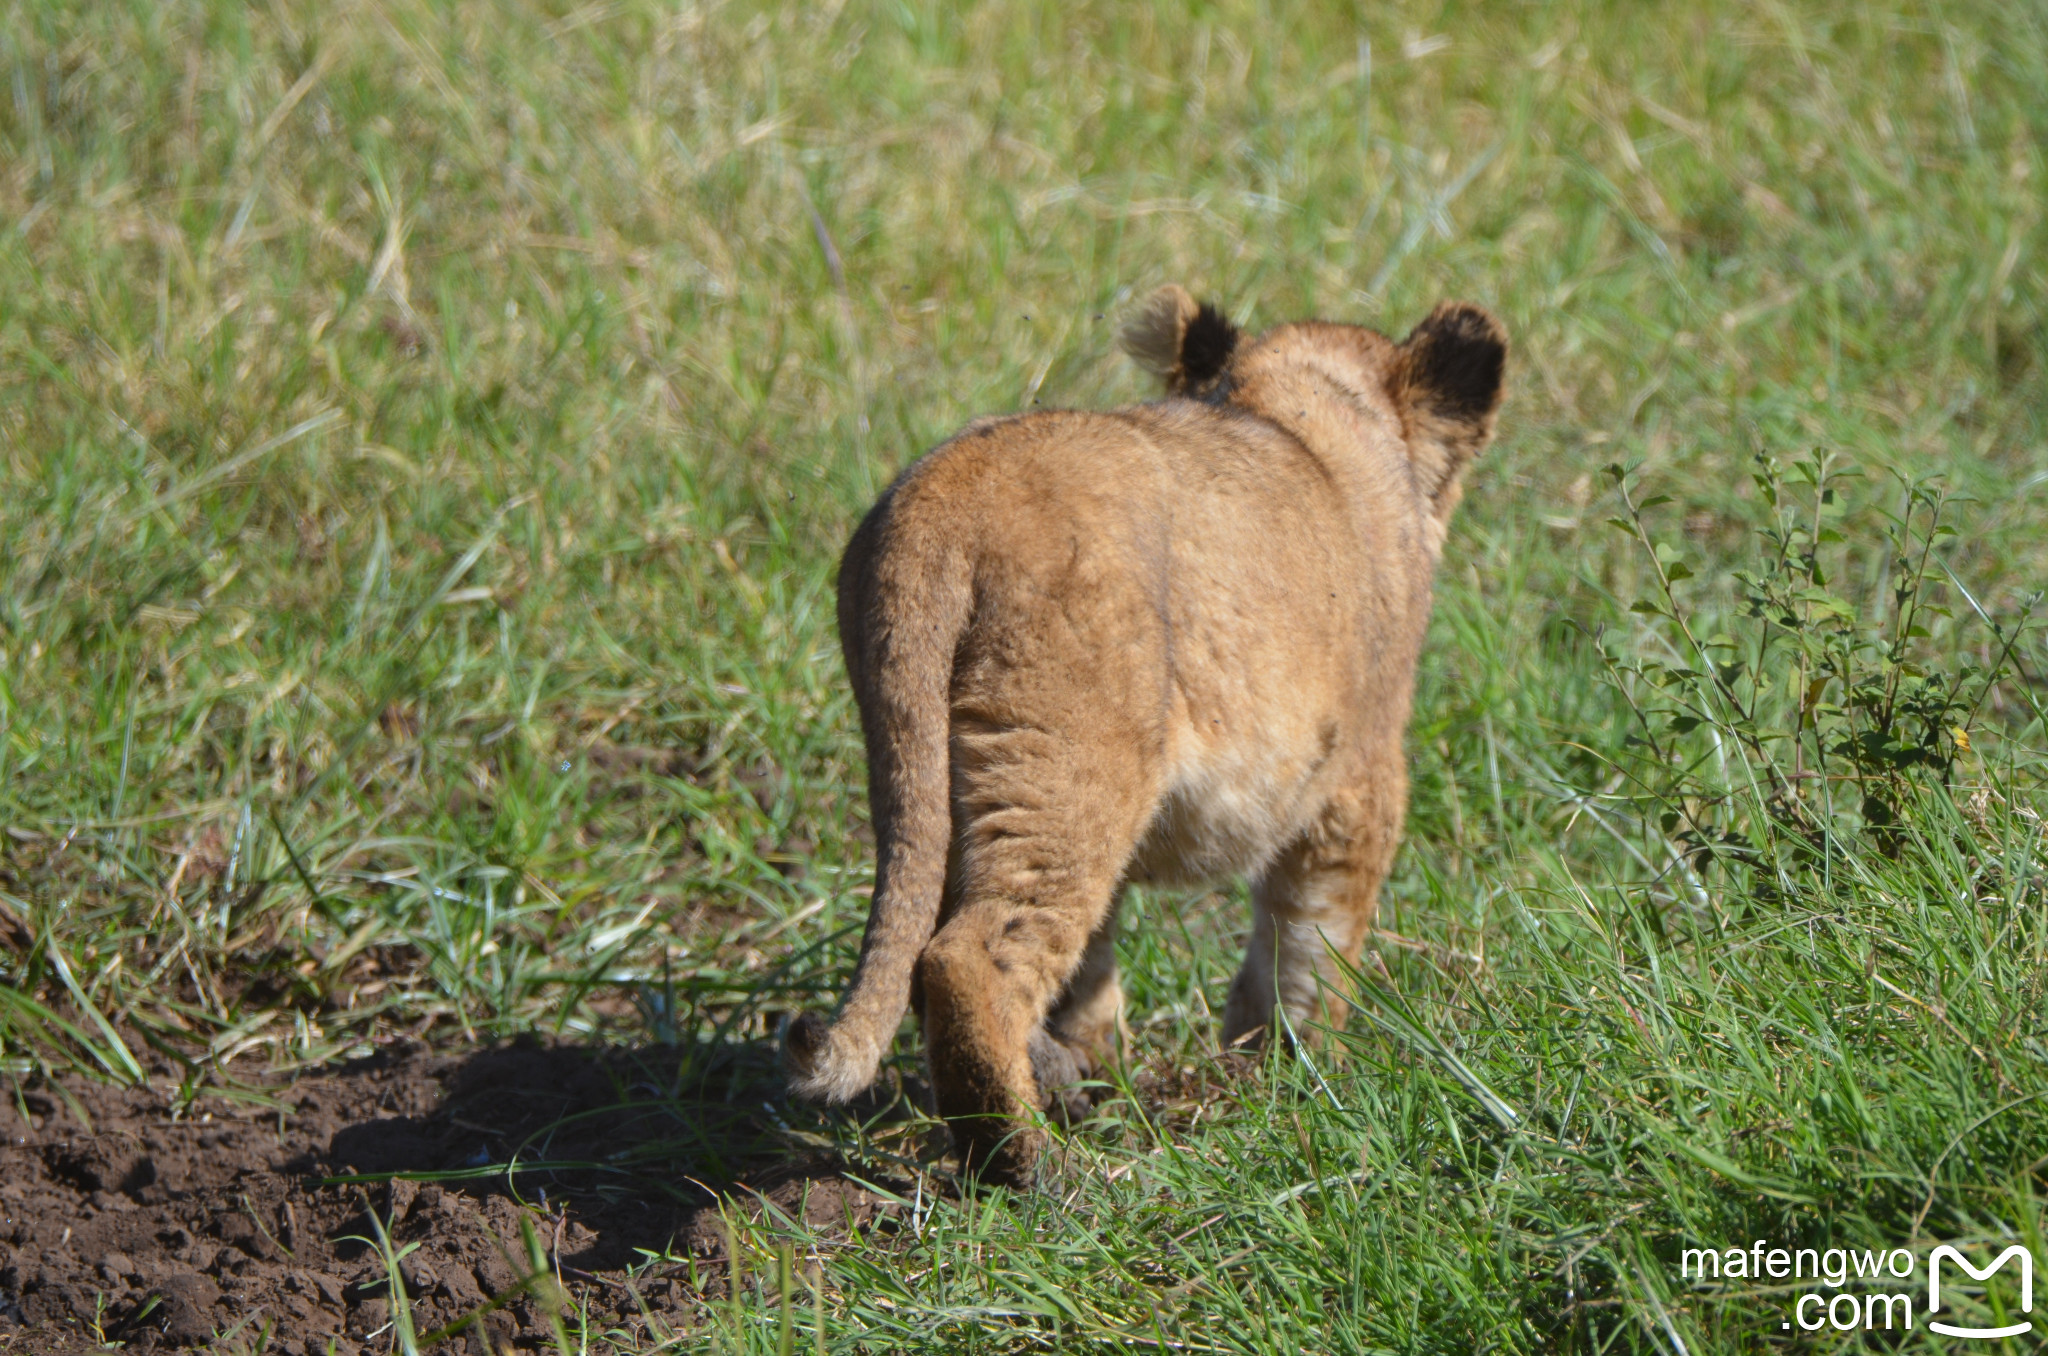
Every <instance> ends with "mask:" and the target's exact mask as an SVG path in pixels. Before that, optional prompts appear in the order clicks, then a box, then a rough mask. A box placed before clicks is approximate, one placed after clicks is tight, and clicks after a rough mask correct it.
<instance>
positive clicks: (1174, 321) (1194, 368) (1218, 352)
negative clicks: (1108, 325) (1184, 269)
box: [1118, 283, 1237, 395]
mask: <svg viewBox="0 0 2048 1356" xmlns="http://www.w3.org/2000/svg"><path fill="white" fill-rule="evenodd" d="M1118 342H1119V343H1120V344H1121V345H1122V347H1123V351H1124V352H1126V353H1128V354H1130V355H1131V358H1132V360H1133V361H1135V362H1136V363H1137V364H1138V366H1140V367H1142V368H1144V369H1145V370H1146V371H1147V372H1150V373H1152V374H1153V375H1154V376H1157V377H1161V378H1164V379H1165V381H1166V390H1167V394H1169V395H1186V394H1188V393H1189V392H1192V391H1199V390H1200V389H1201V388H1202V387H1204V386H1207V385H1208V384H1209V383H1210V382H1212V381H1214V380H1215V379H1216V378H1217V376H1218V375H1220V374H1221V373H1222V371H1223V367H1224V364H1226V363H1228V362H1229V361H1230V355H1231V353H1232V352H1234V351H1235V350H1236V348H1237V326H1235V325H1233V324H1231V323H1230V321H1229V320H1227V319H1226V318H1225V317H1224V315H1223V312H1221V311H1219V310H1217V309H1216V308H1215V307H1214V306H1211V305H1210V304H1209V303H1207V302H1203V303H1201V304H1200V305H1197V304H1196V302H1195V299H1194V298H1193V297H1191V296H1189V295H1188V294H1187V289H1185V288H1183V287H1180V286H1177V285H1175V284H1173V283H1168V284H1167V285H1166V286H1165V287H1162V288H1160V289H1159V290H1158V291H1157V292H1154V293H1153V294H1152V295H1151V296H1150V297H1147V298H1146V299H1145V303H1144V304H1143V305H1142V306H1140V307H1139V308H1138V310H1137V312H1136V313H1135V314H1134V315H1132V317H1131V318H1130V320H1129V321H1127V322H1126V323H1125V325H1124V328H1123V333H1122V334H1121V335H1120V336H1119V337H1118Z"/></svg>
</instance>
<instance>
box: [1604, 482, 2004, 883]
mask: <svg viewBox="0 0 2048 1356" xmlns="http://www.w3.org/2000/svg"><path fill="white" fill-rule="evenodd" d="M1607 470H1608V475H1609V476H1610V477H1611V478H1612V479H1613V481H1614V483H1615V487H1616V490H1617V493H1618V494H1619V496H1620V499H1621V503H1622V510H1623V511H1622V514H1621V515H1619V516H1616V517H1613V518H1610V519H1609V520H1608V521H1609V522H1610V523H1611V524H1612V525H1613V526H1615V527H1616V528H1619V529H1620V530H1621V531H1623V532H1626V533H1628V534H1629V535H1631V536H1632V537H1634V538H1635V539H1636V540H1637V541H1638V542H1639V543H1640V544H1641V546H1642V548H1643V550H1644V551H1645V552H1646V553H1647V554H1648V558H1649V562H1650V564H1651V566H1652V572H1653V576H1654V579H1655V593H1654V595H1653V596H1651V597H1648V598H1642V599H1638V600H1637V601H1636V602H1635V603H1634V604H1633V605H1632V607H1631V611H1633V612H1635V613H1637V614H1639V615H1641V616H1643V617H1645V618H1646V619H1647V621H1648V627H1647V634H1646V635H1645V636H1643V638H1642V644H1641V645H1640V646H1639V647H1637V650H1636V652H1635V653H1634V654H1631V655H1622V654H1620V653H1618V648H1619V647H1617V646H1615V645H1613V644H1612V643H1611V640H1609V638H1608V637H1606V636H1603V637H1602V641H1603V644H1602V653H1603V655H1604V656H1605V659H1606V663H1607V667H1608V672H1609V674H1610V676H1611V678H1612V679H1613V680H1614V682H1615V683H1616V686H1617V687H1618V689H1619V690H1620V692H1621V694H1622V696H1623V698H1624V699H1625V701H1626V702H1627V705H1628V708H1629V711H1630V714H1631V717H1632V720H1633V722H1634V726H1635V729H1634V732H1633V733H1632V735H1631V736H1630V738H1629V740H1628V748H1629V749H1630V750H1631V751H1633V752H1634V753H1636V754H1637V755H1639V756H1637V757H1634V758H1631V759H1628V760H1626V763H1625V766H1623V767H1621V768H1620V769H1618V770H1619V771H1620V772H1621V773H1622V774H1623V776H1624V780H1625V783H1626V784H1627V786H1628V788H1629V789H1628V790H1627V791H1625V792H1624V794H1625V795H1627V796H1629V797H1631V798H1632V799H1634V800H1635V802H1636V803H1637V807H1638V809H1639V810H1641V811H1642V812H1643V818H1644V819H1645V820H1650V819H1654V820H1655V822H1656V823H1657V826H1658V828H1659V830H1660V831H1661V833H1662V835H1663V837H1664V839H1665V841H1666V843H1667V844H1669V845H1672V847H1673V851H1672V852H1671V853H1670V854H1669V857H1670V862H1671V868H1672V869H1676V870H1683V871H1685V872H1687V873H1688V874H1689V875H1691V876H1692V877H1693V878H1694V879H1695V880H1696V879H1697V873H1699V872H1702V871H1704V870H1705V869H1706V868H1707V867H1708V866H1710V865H1712V864H1720V865H1723V866H1727V867H1731V868H1736V869H1743V868H1747V869H1749V870H1752V871H1755V870H1757V869H1759V868H1763V870H1762V871H1761V873H1760V874H1759V876H1758V878H1757V879H1755V880H1754V882H1753V885H1752V888H1753V889H1755V890H1756V891H1757V892H1759V893H1760V894H1763V895H1768V894H1769V893H1771V891H1772V881H1771V877H1772V876H1774V875H1779V874H1780V873H1783V872H1785V871H1787V870H1790V869H1796V868H1798V867H1800V866H1811V865H1813V864H1815V863H1816V862H1818V861H1819V860H1821V859H1824V858H1825V857H1826V855H1827V854H1829V853H1830V852H1840V851H1842V850H1845V849H1849V848H1851V847H1852V846H1855V845H1862V846H1868V847H1873V848H1875V849H1876V850H1878V851H1879V852H1882V853H1883V854H1884V855H1886V856H1888V857H1895V856H1897V854H1898V852H1899V850H1900V847H1901V844H1902V842H1903V839H1904V837H1905V835H1906V834H1907V833H1908V832H1909V831H1910V828H1909V826H1908V824H1907V822H1906V821H1907V817H1908V808H1909V806H1910V805H1911V804H1912V803H1913V802H1914V800H1915V799H1916V798H1917V797H1919V796H1922V795H1925V794H1928V793H1930V792H1933V791H1936V790H1937V789H1938V790H1939V791H1941V792H1943V793H1945V792H1946V791H1947V790H1948V789H1949V787H1950V785H1951V782H1952V780H1953V778H1954V776H1955V772H1956V767H1957V762H1958V760H1959V759H1960V758H1962V757H1963V756H1964V755H1966V754H1968V753H1969V752H1970V751H1971V742H1970V741H1971V732H1972V731H1973V730H1974V729H1976V728H1977V727H1978V725H1979V722H1980V719H1981V717H1982V714H1983V711H1984V707H1985V702H1986V698H1987V697H1988V696H1989V694H1990V693H1991V691H1992V689H1993V687H1994V686H1995V685H1997V684H1999V683H2001V682H2004V681H2005V680H2006V679H2007V678H2008V677H2009V676H2010V674H2011V670H2012V665H2013V663H2014V651H2015V647H2016V645H2017V644H2018V642H2019V639H2020V636H2021V634H2022V632H2023V630H2024V627H2025V625H2026V622H2027V620H2028V617H2026V616H2023V617H2022V618H2021V619H2020V620H2019V621H2018V622H2016V623H2012V624H2001V623H2000V622H1998V621H1997V620H1995V619H1994V618H1992V617H1991V616H1990V615H1989V614H1988V613H1986V612H1985V611H1984V610H1983V609H1982V608H1981V607H1980V606H1979V605H1978V604H1977V601H1976V599H1975V598H1974V597H1972V596H1971V595H1970V593H1969V592H1968V590H1967V589H1966V588H1964V587H1963V585H1962V584H1961V582H1960V581H1957V580H1954V579H1953V578H1952V577H1949V578H1948V587H1946V588H1944V587H1943V586H1942V579H1941V578H1940V577H1937V572H1939V574H1940V575H1941V576H1946V574H1947V567H1946V566H1945V565H1943V564H1942V563H1941V561H1940V558H1939V556H1938V555H1937V554H1936V550H1937V544H1938V543H1940V542H1941V541H1942V540H1943V539H1944V538H1947V537H1952V536H1954V535H1955V528H1954V527H1952V526H1951V525H1950V524H1949V523H1947V522H1945V521H1943V518H1944V514H1945V512H1946V511H1947V510H1948V509H1949V508H1950V506H1951V505H1952V504H1953V503H1954V502H1955V500H1954V499H1953V498H1952V497H1951V496H1949V495H1948V494H1947V493H1946V492H1945V490H1944V489H1943V487H1942V485H1941V483H1940V482H1939V481H1935V480H1922V481H1914V482H1910V483H1907V484H1906V485H1905V486H1904V507H1903V509H1902V511H1901V512H1900V513H1898V514H1897V515H1892V514H1889V513H1886V514H1885V518H1886V524H1885V528H1884V532H1883V542H1884V546H1883V550H1884V552H1885V555H1884V559H1883V563H1882V566H1881V569H1880V575H1879V581H1880V582H1879V585H1878V587H1877V588H1876V589H1874V590H1872V591H1871V593H1870V596H1867V597H1862V598H1858V597H1854V596H1850V595H1849V594H1848V593H1847V592H1846V591H1845V590H1844V589H1843V588H1842V587H1840V585H1839V584H1838V583H1837V582H1836V581H1835V579H1833V578H1831V576H1830V573H1829V570H1828V568H1827V566H1826V565H1825V564H1824V563H1823V555H1824V553H1826V554H1835V555H1837V556H1846V555H1847V549H1848V548H1847V547H1846V546H1844V547H1843V548H1842V550H1841V551H1839V552H1833V553H1827V552H1825V548H1828V547H1831V546H1837V545H1840V544H1841V543H1842V542H1843V535H1842V533H1840V532H1839V531H1838V530H1837V529H1836V526H1835V524H1836V523H1837V522H1838V521H1839V519H1840V517H1841V514H1842V512H1843V500H1842V497H1841V496H1840V495H1839V494H1838V482H1840V481H1842V480H1844V479H1846V478H1848V477H1851V476H1854V475H1858V474H1860V472H1858V471H1857V470H1855V468H1853V467H1846V466H1840V465H1837V464H1836V462H1835V460H1834V459H1833V457H1832V456H1830V455H1829V454H1826V453H1815V454H1813V455H1811V456H1809V457H1806V458H1804V459H1802V460H1799V461H1796V462H1794V463H1793V464H1791V465H1790V466H1781V465H1780V464H1779V463H1778V462H1777V461H1776V460H1774V459H1772V458H1770V457H1768V456H1763V455H1759V456H1758V458H1757V460H1756V465H1755V468H1754V470H1753V472H1752V477H1753V480H1754V483H1755V486H1756V489H1757V492H1758V496H1759V498H1760V499H1761V501H1762V503H1763V506H1764V508H1765V512H1766V514H1767V517H1766V520H1765V521H1764V522H1763V523H1761V524H1760V525H1759V528H1758V536H1759V539H1760V546H1761V550H1760V551H1759V553H1758V559H1757V561H1756V563H1755V564H1754V565H1753V566H1752V567H1751V568H1749V569H1744V570H1737V571H1735V572H1734V574H1733V576H1732V578H1733V584H1734V594H1735V597H1734V599H1733V604H1732V606H1725V607H1724V609H1723V610H1719V611H1716V610H1714V609H1712V608H1710V606H1709V605H1707V604H1704V603H1702V602H1700V601H1697V600H1696V599H1694V598H1692V597H1691V596H1689V595H1690V590H1689V589H1688V588H1687V584H1688V581H1690V580H1691V579H1692V578H1693V574H1692V571H1691V570H1690V569H1689V568H1688V566H1687V565H1686V562H1685V559H1684V557H1683V555H1682V553H1681V552H1679V551H1678V550H1677V549H1675V548H1674V547H1672V546H1671V545H1670V544H1669V543H1667V542H1664V541H1660V540H1658V539H1657V537H1656V536H1655V534H1654V533H1653V530H1652V527H1651V524H1650V521H1649V519H1648V518H1647V517H1646V515H1647V514H1648V513H1649V512H1650V511H1651V510H1653V509H1654V508H1656V507H1657V506H1658V505H1660V504H1663V503H1665V502H1667V501H1668V499H1669V496H1666V495H1652V496H1651V497H1649V498H1647V499H1641V500H1638V499H1637V498H1636V493H1635V488H1636V487H1635V486H1634V485H1633V484H1632V482H1631V477H1630V472H1629V471H1628V470H1627V469H1625V468H1623V467H1621V466H1619V465H1615V466H1610V467H1608V468H1607ZM1844 574H1846V571H1845V572H1844ZM1951 596H1952V597H1956V598H1959V599H1961V600H1962V601H1963V602H1964V603H1965V604H1967V606H1968V608H1969V613H1968V614H1967V615H1966V616H1965V617H1964V618H1962V619H1961V624H1963V625H1971V624H1975V625H1981V626H1983V627H1985V628H1988V629H1989V631H1990V632H1991V635H1992V637H1993V640H1994V644H1993V645H1992V646H1991V647H1988V652H1989V653H1990V654H1991V659H1990V662H1989V663H1982V664H1980V663H1974V662H1971V661H1970V660H1968V659H1967V658H1963V657H1960V656H1961V647H1960V646H1955V645H1949V646H1947V647H1945V652H1943V653H1939V654H1937V653H1936V652H1935V649H1934V647H1933V646H1932V645H1930V644H1929V642H1930V640H1931V639H1932V637H1931V636H1930V632H1929V628H1930V625H1931V624H1932V623H1934V622H1935V620H1936V619H1937V618H1942V619H1948V620H1956V619H1955V618H1954V616H1953V614H1952V612H1951V610H1950V608H1949V606H1948V605H1947V603H1946V602H1945V601H1944V598H1946V597H1951ZM2030 608H2031V604H2030Z"/></svg>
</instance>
